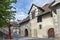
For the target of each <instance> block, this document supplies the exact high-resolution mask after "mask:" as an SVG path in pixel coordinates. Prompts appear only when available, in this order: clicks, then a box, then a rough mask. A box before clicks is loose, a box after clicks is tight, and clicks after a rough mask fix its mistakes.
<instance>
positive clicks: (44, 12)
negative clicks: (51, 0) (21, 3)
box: [20, 4, 51, 24]
mask: <svg viewBox="0 0 60 40" xmlns="http://www.w3.org/2000/svg"><path fill="white" fill-rule="evenodd" d="M47 5H50V4H46V6H47ZM33 6H36V5H35V4H32V6H31V9H32V7H33ZM36 7H37V8H38V9H41V10H42V11H43V13H41V14H39V15H38V16H40V15H44V14H46V13H48V12H51V10H45V9H43V8H41V7H38V6H36ZM44 7H45V6H44ZM31 9H30V11H31ZM30 11H29V13H30ZM29 13H28V14H29ZM29 20H30V18H29V16H28V17H26V18H25V19H23V20H22V21H21V22H20V24H22V23H26V22H29Z"/></svg>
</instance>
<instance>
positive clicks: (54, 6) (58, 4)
mask: <svg viewBox="0 0 60 40" xmlns="http://www.w3.org/2000/svg"><path fill="white" fill-rule="evenodd" d="M58 7H60V2H59V3H57V4H55V5H53V6H51V7H50V8H52V9H54V8H58Z"/></svg>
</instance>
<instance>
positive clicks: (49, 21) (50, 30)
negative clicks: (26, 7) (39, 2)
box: [20, 1, 60, 38]
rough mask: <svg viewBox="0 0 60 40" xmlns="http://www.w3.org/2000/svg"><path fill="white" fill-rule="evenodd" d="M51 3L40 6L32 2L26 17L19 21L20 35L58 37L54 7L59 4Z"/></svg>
mask: <svg viewBox="0 0 60 40" xmlns="http://www.w3.org/2000/svg"><path fill="white" fill-rule="evenodd" d="M54 2H55V1H54ZM52 4H53V3H50V4H46V5H44V6H43V7H42V8H41V7H38V6H36V5H35V4H32V6H31V9H30V11H29V13H28V17H27V18H25V19H24V20H22V22H20V29H21V30H20V31H21V36H29V37H39V38H50V37H53V38H55V37H58V35H59V32H60V31H59V28H60V27H59V26H58V20H57V19H58V18H57V12H56V9H57V8H56V7H59V6H55V5H59V4H58V3H57V4H55V5H52ZM53 8H54V9H53ZM59 8H60V7H59Z"/></svg>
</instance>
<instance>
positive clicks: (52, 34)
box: [48, 28, 55, 38]
mask: <svg viewBox="0 0 60 40" xmlns="http://www.w3.org/2000/svg"><path fill="white" fill-rule="evenodd" d="M48 37H49V38H51V37H52V38H54V37H55V33H54V28H50V29H49V30H48Z"/></svg>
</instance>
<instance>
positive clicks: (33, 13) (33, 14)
mask: <svg viewBox="0 0 60 40" xmlns="http://www.w3.org/2000/svg"><path fill="white" fill-rule="evenodd" d="M34 18H35V10H34V11H32V19H34Z"/></svg>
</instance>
